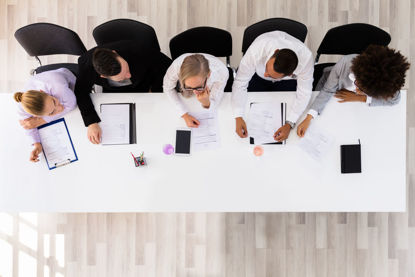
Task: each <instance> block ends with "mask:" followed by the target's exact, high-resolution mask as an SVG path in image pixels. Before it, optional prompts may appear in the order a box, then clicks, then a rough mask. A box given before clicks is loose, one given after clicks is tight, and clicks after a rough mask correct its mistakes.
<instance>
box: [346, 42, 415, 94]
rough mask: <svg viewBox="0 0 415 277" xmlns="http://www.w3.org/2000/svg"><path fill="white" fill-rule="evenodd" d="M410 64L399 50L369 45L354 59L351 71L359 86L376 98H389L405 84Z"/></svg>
mask: <svg viewBox="0 0 415 277" xmlns="http://www.w3.org/2000/svg"><path fill="white" fill-rule="evenodd" d="M409 66H410V64H409V63H408V60H407V59H406V57H404V56H403V55H402V54H401V53H400V52H399V51H396V50H394V49H391V48H388V47H386V46H380V45H369V46H368V47H367V48H366V50H365V51H363V52H362V53H361V54H360V55H358V56H356V57H355V58H354V59H353V61H352V66H351V71H352V72H353V73H354V75H355V77H356V82H357V83H358V86H359V88H360V89H361V90H362V91H363V92H364V93H366V94H367V95H369V96H371V97H374V98H383V99H388V98H390V97H393V96H394V95H395V93H396V92H397V91H398V90H400V89H401V88H402V86H403V85H404V84H405V73H406V71H407V70H408V69H409Z"/></svg>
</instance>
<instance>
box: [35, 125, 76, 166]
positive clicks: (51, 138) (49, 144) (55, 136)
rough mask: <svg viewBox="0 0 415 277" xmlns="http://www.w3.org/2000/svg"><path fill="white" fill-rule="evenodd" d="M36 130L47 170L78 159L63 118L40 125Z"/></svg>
mask: <svg viewBox="0 0 415 277" xmlns="http://www.w3.org/2000/svg"><path fill="white" fill-rule="evenodd" d="M38 131H39V136H40V142H41V143H42V148H43V154H44V155H45V159H46V163H47V165H48V167H49V170H51V169H55V168H57V167H60V166H63V165H67V164H69V163H72V162H75V161H77V160H78V156H77V155H76V152H75V148H74V147H73V143H72V139H71V136H70V134H69V131H68V127H67V126H66V122H65V119H64V118H61V119H58V120H55V121H52V122H50V123H47V124H45V125H42V126H40V127H38Z"/></svg>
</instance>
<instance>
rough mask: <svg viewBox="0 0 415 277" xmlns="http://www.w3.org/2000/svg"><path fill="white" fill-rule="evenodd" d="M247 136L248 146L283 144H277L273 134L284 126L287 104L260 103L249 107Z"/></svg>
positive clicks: (283, 142) (254, 103)
mask: <svg viewBox="0 0 415 277" xmlns="http://www.w3.org/2000/svg"><path fill="white" fill-rule="evenodd" d="M249 108H250V109H249V114H248V134H249V143H250V144H285V140H284V141H282V142H277V141H275V140H274V133H275V132H276V131H277V130H278V129H279V128H280V127H281V126H283V125H284V124H285V118H286V113H287V112H286V110H287V103H281V102H279V103H260V102H253V103H250V105H249Z"/></svg>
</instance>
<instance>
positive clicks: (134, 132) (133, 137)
mask: <svg viewBox="0 0 415 277" xmlns="http://www.w3.org/2000/svg"><path fill="white" fill-rule="evenodd" d="M102 105H128V106H129V109H130V122H129V123H130V141H129V144H136V143H137V128H136V112H135V103H104V104H101V105H100V109H101V108H102Z"/></svg>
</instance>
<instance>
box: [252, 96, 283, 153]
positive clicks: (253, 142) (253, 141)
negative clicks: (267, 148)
mask: <svg viewBox="0 0 415 277" xmlns="http://www.w3.org/2000/svg"><path fill="white" fill-rule="evenodd" d="M252 104H255V102H252V103H250V104H249V107H251V106H252ZM286 116H287V103H281V126H284V124H285V117H286ZM249 144H255V140H254V138H253V137H249ZM267 144H285V140H284V141H281V142H271V143H264V145H267Z"/></svg>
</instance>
